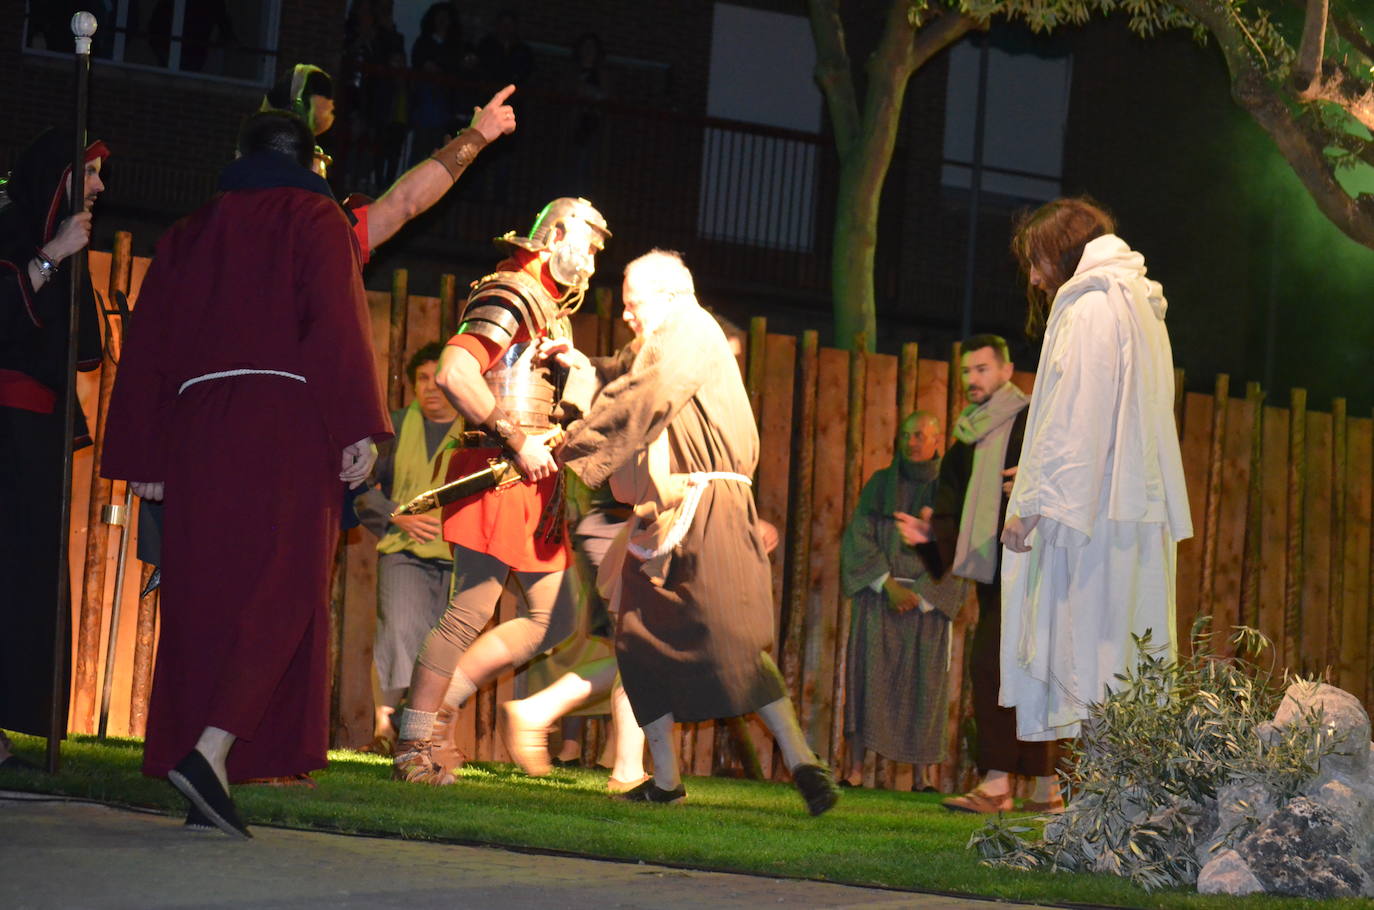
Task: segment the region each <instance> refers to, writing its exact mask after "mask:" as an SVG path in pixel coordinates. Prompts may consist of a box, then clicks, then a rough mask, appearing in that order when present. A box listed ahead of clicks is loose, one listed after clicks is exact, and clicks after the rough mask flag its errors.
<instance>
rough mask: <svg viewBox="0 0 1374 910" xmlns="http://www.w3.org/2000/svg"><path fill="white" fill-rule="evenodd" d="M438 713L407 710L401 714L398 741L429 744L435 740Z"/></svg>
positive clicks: (397, 732) (397, 734) (397, 733)
mask: <svg viewBox="0 0 1374 910" xmlns="http://www.w3.org/2000/svg"><path fill="white" fill-rule="evenodd" d="M437 716H438V712H437V711H416V710H415V709H414V708H406V709H405V710H404V711H402V712H401V725H400V727H399V728H398V729H397V731H396V736H397V738H398V739H404V740H408V741H415V740H418V741H420V742H429V741H430V740H431V739H433V738H434V718H435V717H437Z"/></svg>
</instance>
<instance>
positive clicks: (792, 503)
mask: <svg viewBox="0 0 1374 910" xmlns="http://www.w3.org/2000/svg"><path fill="white" fill-rule="evenodd" d="M818 355H819V339H818V336H817V334H816V332H814V331H808V332H803V333H802V338H801V350H800V351H798V352H797V399H796V401H797V405H796V407H797V419H796V432H795V434H794V437H793V438H794V439H795V440H796V448H795V451H794V452H793V453H792V471H791V475H792V477H791V483H790V486H789V496H788V513H789V514H788V526H789V528H790V529H791V533H790V534H788V535H787V577H786V591H785V592H784V597H785V600H784V603H785V604H786V608H787V615H786V616H785V617H784V619H783V622H784V624H785V625H784V628H785V629H786V630H787V631H786V634H785V636H784V638H783V647H782V672H783V676H784V677H785V678H786V680H787V691H788V692H790V693H791V694H792V700H793V701H794V702H797V704H798V710H799V711H800V710H801V708H800V702H801V693H802V641H803V639H804V638H805V632H806V629H805V620H806V600H807V596H808V595H809V594H810V590H811V586H810V583H809V582H810V578H811V521H812V517H811V507H812V494H813V492H814V490H813V481H814V479H815V473H816V378H817V375H818V372H819V371H818V363H817V361H818Z"/></svg>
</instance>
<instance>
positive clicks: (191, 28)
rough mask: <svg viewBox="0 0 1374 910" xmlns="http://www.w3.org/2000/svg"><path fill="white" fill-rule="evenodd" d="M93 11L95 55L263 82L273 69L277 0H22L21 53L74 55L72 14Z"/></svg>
mask: <svg viewBox="0 0 1374 910" xmlns="http://www.w3.org/2000/svg"><path fill="white" fill-rule="evenodd" d="M82 9H84V10H89V11H90V12H92V13H94V14H95V17H96V21H97V22H99V28H97V30H96V33H95V40H94V42H93V44H92V48H91V56H92V58H93V59H95V60H104V61H108V62H110V63H114V64H118V65H121V66H128V67H132V68H137V69H148V70H158V71H163V72H174V73H181V74H184V75H188V76H196V77H203V78H211V79H223V80H231V81H234V82H248V83H253V84H255V85H267V84H269V83H270V82H271V81H272V78H273V76H274V74H275V72H276V68H277V27H278V22H279V19H280V14H281V0H82V2H71V0H28V2H27V4H26V11H25V18H24V50H25V52H27V53H34V54H54V55H60V56H67V55H69V54H71V53H72V48H73V45H72V32H71V17H72V13H74V12H76V11H77V10H82Z"/></svg>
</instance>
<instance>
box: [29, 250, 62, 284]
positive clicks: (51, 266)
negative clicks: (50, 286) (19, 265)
mask: <svg viewBox="0 0 1374 910" xmlns="http://www.w3.org/2000/svg"><path fill="white" fill-rule="evenodd" d="M33 260H34V263H35V264H36V265H37V266H38V274H40V275H42V276H43V280H44V281H52V276H54V275H56V274H57V263H56V262H53V261H52V260H51V259H49V258H48V255H47V254H46V253H44V252H43V250H42V249H35V250H34V251H33Z"/></svg>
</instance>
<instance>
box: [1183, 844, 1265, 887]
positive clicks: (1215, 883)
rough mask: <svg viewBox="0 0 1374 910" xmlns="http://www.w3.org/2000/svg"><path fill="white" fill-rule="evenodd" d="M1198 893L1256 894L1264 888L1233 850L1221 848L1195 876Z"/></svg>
mask: <svg viewBox="0 0 1374 910" xmlns="http://www.w3.org/2000/svg"><path fill="white" fill-rule="evenodd" d="M1197 890H1198V893H1199V894H1230V895H1234V896H1240V895H1244V894H1258V893H1259V892H1261V891H1263V890H1264V886H1263V885H1261V884H1260V880H1259V879H1257V878H1255V873H1253V872H1251V871H1250V867H1249V866H1247V865H1246V864H1245V860H1243V859H1241V857H1240V854H1239V853H1237V852H1236V851H1234V850H1223V851H1222V852H1221V853H1219V854H1217V855H1216V856H1215V857H1213V858H1212V860H1211V862H1209V863H1207V865H1205V866H1203V867H1202V871H1201V872H1199V873H1198V876H1197Z"/></svg>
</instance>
